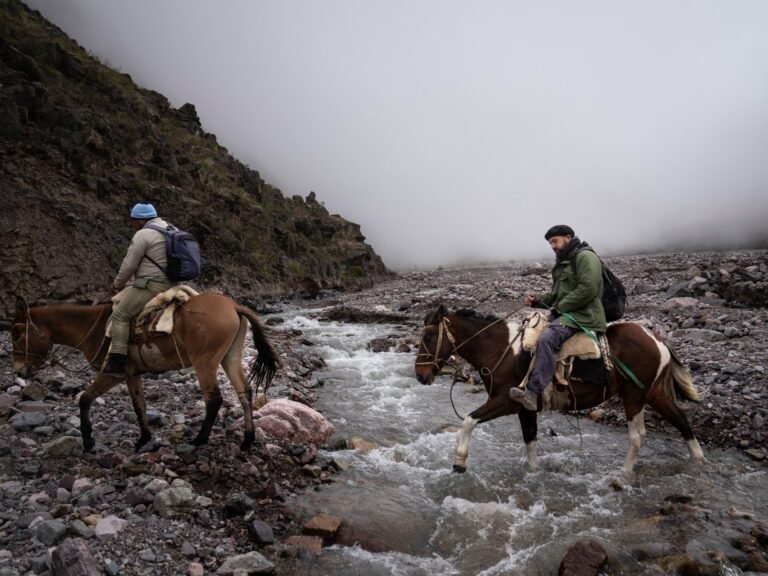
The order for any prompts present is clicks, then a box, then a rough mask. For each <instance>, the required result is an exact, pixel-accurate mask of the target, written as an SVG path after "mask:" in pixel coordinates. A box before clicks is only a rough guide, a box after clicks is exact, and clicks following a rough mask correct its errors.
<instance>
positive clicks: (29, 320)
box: [13, 306, 104, 373]
mask: <svg viewBox="0 0 768 576" xmlns="http://www.w3.org/2000/svg"><path fill="white" fill-rule="evenodd" d="M26 312H27V313H26V318H25V319H24V367H25V368H26V367H27V366H30V362H29V358H30V356H34V357H38V358H43V360H45V358H47V357H48V355H49V354H50V356H51V360H50V362H49V364H50V366H55V365H56V364H57V363H60V362H61V361H62V360H64V359H66V358H67V357H68V356H70V355H72V354H74V353H75V351H78V350H79V348H80V345H81V344H82V343H83V342H85V341H86V339H87V338H88V337H89V336H90V335H91V334H92V333H93V330H94V329H95V328H96V326H98V324H99V320H101V316H102V314H103V313H104V310H100V311H99V315H98V316H97V317H96V320H95V321H94V323H93V325H92V326H91V327H90V328H89V329H88V332H86V333H85V336H83V337H82V338H81V339H80V342H78V343H77V344H76V345H75V346H74V347H72V348H71V349H70V350H69V351H68V352H67V353H65V354H64V355H63V356H61V357H59V358H56V352H57V351H58V350H59V348H61V346H60V345H59V346H57V347H56V348H55V349H54V350H53V352H51V349H52V348H53V344H50V345H49V346H48V350H46V351H45V352H30V351H29V331H30V327H32V328H33V329H34V331H35V332H36V333H37V334H38V335H39V336H41V337H42V336H44V335H45V334H44V333H43V331H42V330H40V328H38V327H37V325H36V324H35V323H34V322H32V316H31V315H30V313H29V306H27V310H26ZM20 325H21V323H20V322H17V323H16V324H14V325H13V326H20ZM103 345H104V340H103V339H102V343H101V345H100V346H99V348H98V350H97V351H96V356H98V354H99V351H100V350H101V348H102V347H103ZM14 352H16V350H14ZM16 353H18V352H16ZM95 359H96V357H94V360H95ZM86 362H87V364H86V365H85V367H83V368H81V369H79V370H71V369H69V368H67V367H66V366H64V365H63V364H62V365H61V366H62V368H64V370H66V371H67V372H71V373H82V372H85V371H86V370H88V367H89V366H91V365H92V361H90V360H88V358H87V357H86ZM42 366H43V362H42V361H41V363H40V366H38V368H36V369H35V370H38V369H40V368H41V367H42Z"/></svg>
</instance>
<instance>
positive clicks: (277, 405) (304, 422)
mask: <svg viewBox="0 0 768 576" xmlns="http://www.w3.org/2000/svg"><path fill="white" fill-rule="evenodd" d="M254 417H255V418H254V422H253V425H254V426H255V427H256V428H261V429H262V430H263V431H264V432H266V433H267V434H268V435H270V436H272V437H273V438H279V439H282V440H288V441H290V442H294V443H296V444H299V443H306V442H308V443H310V444H314V445H315V446H320V445H321V444H323V443H324V442H325V441H326V440H328V438H330V437H331V435H332V434H333V433H334V432H336V428H334V427H333V424H331V423H330V422H329V421H328V420H327V419H326V418H325V416H323V415H322V414H320V412H318V411H317V410H314V409H312V408H310V407H309V406H306V405H304V404H300V403H299V402H293V401H292V400H286V399H283V398H280V399H277V400H271V401H269V402H267V403H266V404H265V405H264V406H263V407H262V408H260V409H259V410H258V411H257V412H255V413H254Z"/></svg>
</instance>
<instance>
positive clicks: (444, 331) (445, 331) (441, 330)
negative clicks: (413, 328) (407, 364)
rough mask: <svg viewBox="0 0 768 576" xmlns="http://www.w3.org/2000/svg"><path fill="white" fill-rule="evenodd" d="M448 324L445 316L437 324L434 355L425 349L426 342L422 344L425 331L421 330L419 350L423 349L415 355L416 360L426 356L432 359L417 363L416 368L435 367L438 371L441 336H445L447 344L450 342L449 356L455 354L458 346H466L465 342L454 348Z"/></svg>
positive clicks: (441, 343) (441, 345)
mask: <svg viewBox="0 0 768 576" xmlns="http://www.w3.org/2000/svg"><path fill="white" fill-rule="evenodd" d="M450 324H451V321H450V320H448V318H446V317H445V316H443V317H442V319H441V320H440V323H439V324H438V328H437V346H436V347H435V353H434V354H432V353H431V352H429V349H428V348H427V344H426V342H424V332H426V330H427V329H426V328H424V330H422V334H421V339H420V340H419V348H423V349H424V352H419V353H418V354H416V358H417V359H418V357H419V356H427V357H428V358H433V360H430V361H428V362H418V361H417V362H416V366H435V367H436V368H437V369H438V370H439V369H440V364H439V362H440V359H439V358H438V354H439V353H440V348H442V347H443V335H445V337H446V338H447V339H448V342H450V343H451V346H452V347H453V350H452V352H451V354H455V353H456V350H458V349H459V347H460V346H462V345H464V344H466V342H467V341H466V340H465V341H464V342H462V343H461V344H459V346H456V338H454V336H453V334H451V331H450V329H449V328H448V326H449V325H450ZM449 356H450V354H449ZM446 360H447V358H446ZM444 361H445V360H444ZM444 361H443V362H444Z"/></svg>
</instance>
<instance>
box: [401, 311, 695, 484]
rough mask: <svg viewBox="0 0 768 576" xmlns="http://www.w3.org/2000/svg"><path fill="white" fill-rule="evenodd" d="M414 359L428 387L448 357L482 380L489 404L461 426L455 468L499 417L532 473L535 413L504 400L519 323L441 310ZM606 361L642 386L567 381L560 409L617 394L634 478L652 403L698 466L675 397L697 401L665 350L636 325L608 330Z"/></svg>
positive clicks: (617, 376) (513, 373)
mask: <svg viewBox="0 0 768 576" xmlns="http://www.w3.org/2000/svg"><path fill="white" fill-rule="evenodd" d="M424 324H425V325H424V329H423V331H422V333H421V341H420V343H419V352H418V354H417V356H416V378H417V379H418V380H419V382H421V383H422V384H431V383H432V381H433V380H434V378H435V376H436V375H437V373H438V372H439V371H440V369H441V368H442V367H443V365H444V364H445V362H446V361H447V360H448V358H450V356H451V355H452V354H460V355H461V357H462V358H464V359H465V360H466V361H467V362H469V363H470V364H471V365H472V366H473V367H474V368H475V369H476V370H477V371H478V372H480V376H481V377H482V379H483V383H484V384H485V389H486V391H487V392H488V400H487V401H486V402H485V404H483V405H482V406H480V408H478V409H477V410H475V411H473V412H472V413H470V414H469V415H468V416H467V417H466V418H465V419H464V425H463V427H462V431H461V433H460V435H459V440H458V444H457V446H456V454H455V458H454V464H453V469H454V470H455V471H457V472H464V471H466V469H467V456H468V454H469V440H470V437H471V434H472V430H473V429H474V428H475V426H476V425H477V424H479V423H481V422H487V421H488V420H493V419H494V418H498V417H499V416H506V415H508V414H517V415H518V418H519V419H520V426H521V428H522V431H523V440H524V441H525V444H526V449H527V456H528V465H529V466H530V467H531V468H533V469H536V468H537V467H538V459H537V454H536V435H537V424H538V423H537V413H536V412H534V411H530V410H525V409H521V405H520V404H519V403H517V402H513V401H512V400H510V399H509V390H510V388H511V387H512V386H517V385H519V384H520V382H521V380H522V376H521V375H520V374H519V371H518V370H517V363H518V360H519V358H520V351H521V345H520V338H519V337H516V336H517V332H518V330H519V324H511V323H510V324H509V325H508V324H507V323H506V322H503V321H501V320H500V319H497V318H496V319H494V318H481V317H479V316H477V315H476V314H475V313H474V312H472V311H470V310H460V311H458V312H456V313H450V312H449V311H448V310H446V309H445V307H443V306H440V307H439V308H438V310H437V311H436V312H434V313H433V314H430V315H428V316H427V318H426V319H425V323H424ZM606 334H607V337H608V343H609V346H610V352H611V354H612V355H613V356H614V357H616V358H618V359H619V360H621V361H622V363H624V364H625V365H626V366H627V367H628V368H629V369H630V370H631V371H632V372H633V373H634V374H635V376H636V377H637V378H638V379H639V380H640V383H641V384H643V387H642V388H641V387H639V386H638V385H637V384H635V383H634V382H633V381H632V380H631V379H630V378H629V377H627V376H626V375H625V374H624V373H623V372H622V371H621V370H619V369H618V368H617V367H616V366H614V367H613V369H612V370H611V371H610V372H609V374H608V389H607V390H606V389H605V388H604V387H603V386H602V385H599V384H596V383H593V382H588V381H582V380H576V379H572V380H571V381H570V386H569V387H568V399H567V404H566V405H565V406H564V409H565V410H583V409H586V408H592V407H594V406H597V405H598V404H601V403H602V402H604V401H605V400H606V399H608V398H610V397H612V396H614V395H618V396H619V397H620V398H621V400H622V402H623V403H624V410H625V412H626V415H627V426H628V428H629V450H628V451H627V455H626V458H625V459H624V471H625V472H627V473H629V472H631V471H632V469H633V467H634V465H635V462H636V460H637V454H638V451H639V450H640V446H641V445H642V442H643V439H644V438H645V424H644V422H643V415H644V410H645V404H649V405H650V406H651V407H652V408H654V409H655V410H656V411H657V412H658V413H659V414H661V415H662V416H663V417H664V418H665V419H666V420H667V421H668V422H670V423H671V424H672V425H673V426H674V427H675V428H677V429H678V431H679V432H680V433H681V434H682V436H683V438H684V439H685V440H686V441H687V444H688V451H689V453H690V457H691V458H692V459H693V460H703V459H704V454H703V453H702V451H701V447H700V446H699V442H698V441H697V440H696V438H695V436H694V435H693V431H692V430H691V426H690V424H689V423H688V419H687V418H686V416H685V413H684V412H683V411H682V410H681V409H680V407H679V406H677V404H676V403H675V396H676V394H680V395H681V396H684V397H686V398H688V399H690V400H698V399H699V394H698V392H697V390H696V388H695V387H694V385H693V381H692V379H691V376H690V374H689V373H688V371H687V370H686V369H685V367H684V366H683V365H682V364H681V363H680V361H679V360H678V359H677V357H676V356H675V355H674V353H673V352H672V351H671V350H670V348H669V347H668V346H667V345H666V343H664V342H662V341H660V340H659V339H658V338H656V337H655V336H654V335H653V334H652V333H651V332H650V331H649V330H648V329H646V328H644V327H643V326H641V325H640V324H637V323H634V322H619V323H615V324H611V325H609V327H608V331H607V333H606Z"/></svg>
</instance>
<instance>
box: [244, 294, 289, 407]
mask: <svg viewBox="0 0 768 576" xmlns="http://www.w3.org/2000/svg"><path fill="white" fill-rule="evenodd" d="M236 310H237V313H238V314H239V315H240V316H243V317H245V318H247V319H248V322H250V323H251V331H252V332H253V345H254V346H255V347H256V351H257V352H258V353H259V355H258V356H257V357H256V358H254V359H253V361H252V362H251V365H250V367H249V369H248V384H253V383H255V384H256V392H258V391H259V388H260V387H261V385H262V383H263V384H264V392H265V393H266V392H267V390H269V385H270V384H271V383H272V378H273V377H274V376H275V372H276V371H277V368H278V367H279V366H280V357H279V356H278V355H277V352H275V349H274V348H273V347H272V344H270V343H269V340H267V337H266V335H265V334H264V329H263V328H262V327H261V323H260V322H259V318H258V317H257V316H256V313H255V312H254V311H253V310H251V309H249V308H246V307H244V306H237V308H236Z"/></svg>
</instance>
